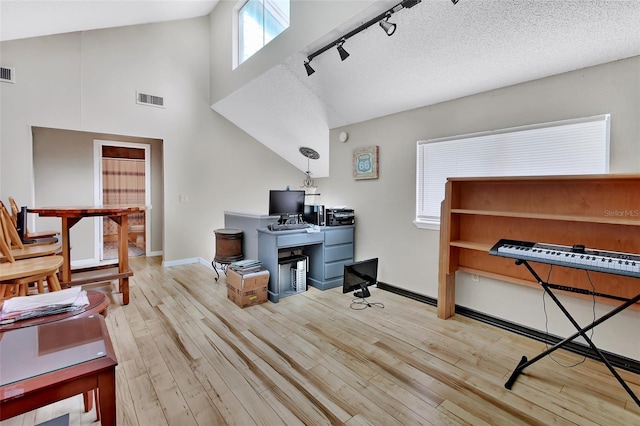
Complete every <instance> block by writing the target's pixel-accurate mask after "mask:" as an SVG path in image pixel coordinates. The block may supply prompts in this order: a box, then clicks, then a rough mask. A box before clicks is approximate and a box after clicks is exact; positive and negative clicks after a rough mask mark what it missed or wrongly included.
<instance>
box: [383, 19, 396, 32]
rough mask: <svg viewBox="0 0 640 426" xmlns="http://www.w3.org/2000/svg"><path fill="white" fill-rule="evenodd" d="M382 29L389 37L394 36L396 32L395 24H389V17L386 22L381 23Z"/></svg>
mask: <svg viewBox="0 0 640 426" xmlns="http://www.w3.org/2000/svg"><path fill="white" fill-rule="evenodd" d="M380 28H382V29H383V30H384V32H385V33H387V35H388V36H392V35H393V33H395V32H396V24H394V23H393V22H389V17H388V16H387V17H386V18H385V20H384V21H380Z"/></svg>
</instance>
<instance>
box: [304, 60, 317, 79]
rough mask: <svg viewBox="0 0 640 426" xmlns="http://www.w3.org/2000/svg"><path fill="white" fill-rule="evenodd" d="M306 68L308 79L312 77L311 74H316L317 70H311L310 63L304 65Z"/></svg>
mask: <svg viewBox="0 0 640 426" xmlns="http://www.w3.org/2000/svg"><path fill="white" fill-rule="evenodd" d="M304 68H305V69H306V70H307V77H308V76H310V75H311V74H313V73H314V72H316V70H314V69H313V68H311V64H309V61H306V62H305V63H304Z"/></svg>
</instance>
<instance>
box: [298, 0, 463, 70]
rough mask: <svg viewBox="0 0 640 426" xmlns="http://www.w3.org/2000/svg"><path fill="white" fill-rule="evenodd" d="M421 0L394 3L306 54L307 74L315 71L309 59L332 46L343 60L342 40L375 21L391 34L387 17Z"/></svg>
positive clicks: (454, 1) (456, 1)
mask: <svg viewBox="0 0 640 426" xmlns="http://www.w3.org/2000/svg"><path fill="white" fill-rule="evenodd" d="M421 1H422V0H403V1H401V2H400V3H398V4H396V5H395V6H393V7H392V8H391V9H389V10H386V11H385V12H383V13H381V14H380V15H378V16H376V17H375V18H373V19H370V20H368V21H367V22H365V23H364V24H362V25H360V26H359V27H358V28H356V29H355V30H352V31H350V32H348V33H347V34H345V35H343V36H342V37H340V38H338V39H336V40H334V41H332V42H331V43H329V44H327V45H326V46H324V47H323V48H321V49H318V50H316V51H315V52H313V53H311V54H310V55H309V56H307V60H306V61H305V62H304V68H305V69H306V70H307V76H310V75H311V74H313V73H314V72H316V71H315V70H314V69H313V68H311V65H310V62H311V60H312V59H313V58H315V57H316V56H318V55H320V54H322V53H324V52H326V51H327V50H329V49H331V48H332V47H336V48H337V49H338V53H339V54H340V59H342V60H343V61H344V60H345V59H347V58H348V57H349V53H348V52H347V51H346V50H344V47H342V45H343V44H344V42H345V41H347V39H348V38H350V37H353V36H354V35H356V34H358V33H359V32H361V31H363V30H366V29H367V28H369V27H370V26H372V25H373V24H375V23H379V24H380V27H381V28H382V29H383V30H384V32H385V33H387V35H388V36H390V35H392V34H393V33H394V32H395V31H396V24H394V23H393V22H389V18H390V17H391V15H393V14H394V13H396V12H398V11H399V10H402V9H409V8H412V7H413V6H415V5H416V4H418V3H420V2H421ZM451 1H452V2H453V4H456V3H458V0H451Z"/></svg>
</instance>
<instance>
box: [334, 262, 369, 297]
mask: <svg viewBox="0 0 640 426" xmlns="http://www.w3.org/2000/svg"><path fill="white" fill-rule="evenodd" d="M377 283H378V258H377V257H376V258H374V259H367V260H361V261H359V262H354V263H348V264H346V265H344V281H343V284H342V293H350V292H352V291H354V292H355V293H354V294H353V295H354V296H355V297H362V298H365V297H369V296H371V292H369V288H368V287H369V286H372V285H375V284H377Z"/></svg>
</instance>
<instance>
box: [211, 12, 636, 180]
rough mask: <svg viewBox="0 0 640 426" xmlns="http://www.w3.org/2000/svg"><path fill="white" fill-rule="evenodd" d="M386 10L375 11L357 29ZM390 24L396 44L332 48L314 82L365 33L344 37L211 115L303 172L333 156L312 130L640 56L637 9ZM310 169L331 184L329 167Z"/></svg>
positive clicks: (366, 42) (406, 17)
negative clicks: (256, 115) (309, 151)
mask: <svg viewBox="0 0 640 426" xmlns="http://www.w3.org/2000/svg"><path fill="white" fill-rule="evenodd" d="M388 7H389V4H388V3H386V4H381V5H380V7H379V8H378V9H377V10H368V11H367V12H366V14H367V16H362V17H359V18H360V21H359V22H364V21H366V20H368V19H370V18H372V17H375V16H377V15H378V14H379V13H380V12H382V11H384V10H386V9H387V8H388ZM391 20H392V21H393V22H396V23H397V29H396V32H395V34H393V35H392V36H390V37H389V36H387V35H386V34H385V33H384V32H383V31H382V30H381V29H380V28H379V27H378V26H377V25H374V26H372V27H370V28H369V29H367V30H365V31H363V32H361V33H359V34H357V35H355V36H354V37H352V38H350V39H349V40H347V42H346V43H345V44H344V48H345V49H346V50H347V51H348V52H349V53H350V56H349V57H348V58H347V59H346V60H345V61H341V60H340V57H339V56H338V53H337V51H336V49H333V48H332V49H330V50H328V51H327V52H325V53H323V54H321V55H320V56H318V57H316V58H315V59H313V60H312V62H311V65H312V66H313V68H314V69H315V70H316V72H315V73H314V74H312V75H311V76H310V77H308V76H307V75H306V71H305V69H304V66H303V62H304V59H305V56H306V55H307V54H309V53H311V52H313V51H314V50H315V49H318V48H320V47H322V46H323V45H325V44H327V43H328V42H331V41H333V40H335V39H337V38H339V37H340V36H341V35H343V34H345V33H347V32H348V31H350V30H352V29H354V28H356V27H357V26H358V22H356V23H355V24H354V23H351V25H348V24H347V25H345V26H341V28H338V29H337V30H336V31H334V32H333V33H332V34H329V35H327V37H326V38H324V39H323V40H318V42H317V43H314V45H313V46H309V48H308V49H307V50H306V51H304V52H300V53H298V54H296V55H293V56H291V57H290V58H288V59H286V60H285V61H284V62H283V63H282V64H280V65H279V66H278V67H276V68H275V69H273V70H271V72H269V73H266V74H264V75H263V76H262V77H261V78H259V79H257V80H256V81H254V82H252V83H251V84H250V85H247V86H246V87H244V88H242V89H240V90H238V91H236V92H234V93H233V94H231V95H230V96H228V97H227V98H225V99H223V100H222V101H220V102H218V103H217V104H216V105H214V109H216V110H217V111H219V112H220V113H221V114H222V115H225V116H226V117H227V118H228V119H229V120H230V121H232V122H234V123H236V124H237V125H238V126H239V127H241V128H243V129H245V130H247V131H248V132H249V133H250V134H252V135H254V136H255V137H256V138H258V139H259V140H262V141H263V143H265V144H266V145H268V146H269V147H270V148H271V149H272V150H274V151H275V152H277V153H279V154H280V155H281V156H282V157H284V158H286V159H287V160H288V161H289V162H291V163H292V164H294V165H296V166H297V167H298V168H300V169H301V170H304V169H305V168H306V159H304V157H302V156H300V155H299V153H298V152H297V149H298V147H299V146H300V145H307V146H310V147H312V148H314V149H316V150H317V151H319V152H320V153H321V155H322V153H323V152H327V151H328V146H329V141H328V136H327V132H320V131H315V130H314V129H320V128H326V129H332V128H335V127H339V126H344V125H347V124H351V123H356V122H361V121H365V120H368V119H372V118H375V117H380V116H384V115H388V114H392V113H395V112H400V111H405V110H409V109H413V108H417V107H421V106H426V105H432V104H436V103H439V102H443V101H447V100H451V99H456V98H460V97H464V96H469V95H472V94H475V93H480V92H484V91H488V90H492V89H496V88H500V87H505V86H509V85H513V84H517V83H522V82H526V81H530V80H534V79H539V78H542V77H547V76H550V75H555V74H559V73H563V72H567V71H572V70H576V69H580V68H584V67H588V66H592V65H597V64H601V63H605V62H610V61H615V60H618V59H622V58H627V57H631V56H637V55H640V1H637V0H631V1H626V0H624V1H623V0H618V1H615V0H613V1H612V0H609V1H604V0H583V1H575V0H566V1H558V0H554V1H545V0H509V1H506V0H504V1H503V0H460V2H459V3H458V4H457V5H453V4H452V3H451V1H450V0H423V1H422V2H421V3H419V4H418V5H416V6H414V7H413V8H411V9H404V10H400V11H399V12H397V13H395V14H394V15H393V17H392V19H391ZM267 94H268V96H266V95H267ZM247 103H250V104H251V105H252V109H253V110H254V111H261V114H262V115H263V119H262V123H257V122H255V121H254V120H252V119H251V118H250V115H249V116H248V115H247V114H245V109H244V108H246V105H247ZM309 111H312V112H313V114H312V115H309ZM301 135H303V136H301ZM312 170H313V171H314V173H315V175H316V177H322V176H327V175H328V170H329V168H328V161H326V157H322V156H321V158H320V160H315V161H314V162H313V164H312Z"/></svg>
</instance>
